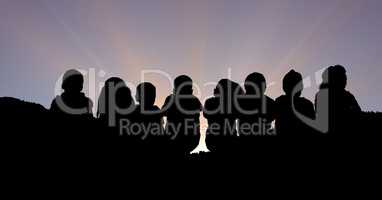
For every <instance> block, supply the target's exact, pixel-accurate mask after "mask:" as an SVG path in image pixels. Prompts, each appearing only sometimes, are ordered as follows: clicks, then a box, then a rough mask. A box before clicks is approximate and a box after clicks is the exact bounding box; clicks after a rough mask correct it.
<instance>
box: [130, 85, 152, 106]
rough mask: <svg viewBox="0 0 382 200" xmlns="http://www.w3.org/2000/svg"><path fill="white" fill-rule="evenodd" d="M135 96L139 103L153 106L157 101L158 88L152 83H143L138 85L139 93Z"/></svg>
mask: <svg viewBox="0 0 382 200" xmlns="http://www.w3.org/2000/svg"><path fill="white" fill-rule="evenodd" d="M135 96H136V99H137V102H139V104H141V105H147V106H152V105H154V103H155V97H156V88H155V86H154V85H153V84H151V83H148V82H144V83H141V84H139V85H138V86H137V94H136V95H135Z"/></svg>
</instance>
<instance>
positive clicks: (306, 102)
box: [299, 97, 313, 106]
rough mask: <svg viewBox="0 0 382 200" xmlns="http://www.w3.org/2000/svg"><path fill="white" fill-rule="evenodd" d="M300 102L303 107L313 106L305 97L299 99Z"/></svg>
mask: <svg viewBox="0 0 382 200" xmlns="http://www.w3.org/2000/svg"><path fill="white" fill-rule="evenodd" d="M299 99H300V102H301V103H302V104H304V105H312V106H313V103H312V101H310V100H309V99H307V98H305V97H300V98H299Z"/></svg>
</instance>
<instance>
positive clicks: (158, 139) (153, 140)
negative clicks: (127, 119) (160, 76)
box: [134, 82, 169, 154]
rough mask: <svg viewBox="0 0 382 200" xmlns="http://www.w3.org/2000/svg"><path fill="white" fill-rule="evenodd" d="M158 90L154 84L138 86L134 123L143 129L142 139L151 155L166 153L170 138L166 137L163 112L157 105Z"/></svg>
mask: <svg viewBox="0 0 382 200" xmlns="http://www.w3.org/2000/svg"><path fill="white" fill-rule="evenodd" d="M155 98H156V88H155V86H154V85H153V84H151V83H148V82H144V83H141V84H139V85H138V86H137V93H136V100H137V102H138V105H137V106H136V112H135V115H134V117H135V118H136V119H135V120H134V121H135V122H136V123H139V124H140V126H141V128H142V133H141V137H142V138H141V139H142V140H143V141H144V144H145V148H146V150H147V151H150V152H151V153H156V154H158V152H161V153H165V151H166V149H167V148H168V146H167V145H168V144H169V138H168V137H165V135H164V127H163V116H162V113H161V110H160V108H159V107H158V106H156V105H155Z"/></svg>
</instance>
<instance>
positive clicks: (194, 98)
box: [191, 95, 202, 105]
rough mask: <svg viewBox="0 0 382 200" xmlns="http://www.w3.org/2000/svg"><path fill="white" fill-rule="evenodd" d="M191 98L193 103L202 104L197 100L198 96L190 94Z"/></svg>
mask: <svg viewBox="0 0 382 200" xmlns="http://www.w3.org/2000/svg"><path fill="white" fill-rule="evenodd" d="M191 100H192V101H193V102H194V103H197V104H200V105H201V104H202V103H201V102H200V100H199V98H198V97H197V96H195V95H191Z"/></svg>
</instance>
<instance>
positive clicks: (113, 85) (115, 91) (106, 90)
mask: <svg viewBox="0 0 382 200" xmlns="http://www.w3.org/2000/svg"><path fill="white" fill-rule="evenodd" d="M110 100H111V102H110ZM114 102H115V103H116V104H117V105H110V104H113V103H114ZM132 103H133V97H132V95H131V90H130V89H129V88H128V87H127V86H126V84H125V82H124V81H123V80H122V79H121V78H118V77H112V78H109V79H108V80H106V82H105V85H104V87H103V88H102V91H101V94H100V97H99V100H98V115H100V114H105V113H108V110H109V108H110V107H114V106H118V107H120V108H126V107H128V106H130V105H131V104H132Z"/></svg>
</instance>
